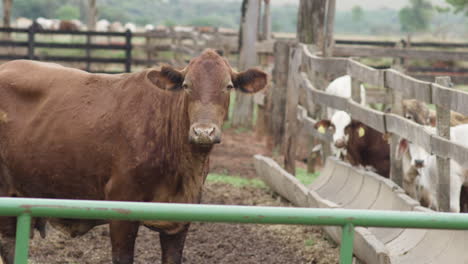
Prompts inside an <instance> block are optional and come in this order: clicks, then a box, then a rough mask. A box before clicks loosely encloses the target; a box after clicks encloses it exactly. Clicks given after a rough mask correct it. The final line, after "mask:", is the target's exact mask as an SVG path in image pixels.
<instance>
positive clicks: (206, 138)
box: [189, 123, 221, 145]
mask: <svg viewBox="0 0 468 264" xmlns="http://www.w3.org/2000/svg"><path fill="white" fill-rule="evenodd" d="M189 141H190V143H192V144H197V145H213V144H217V143H220V142H221V129H219V127H218V126H217V125H215V124H210V123H195V124H193V125H192V126H191V127H190V132H189Z"/></svg>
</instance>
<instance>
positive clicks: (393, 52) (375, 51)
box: [333, 46, 468, 61]
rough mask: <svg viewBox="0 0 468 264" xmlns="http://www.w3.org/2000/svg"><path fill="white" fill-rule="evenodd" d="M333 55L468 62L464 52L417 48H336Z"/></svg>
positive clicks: (467, 56) (467, 54)
mask: <svg viewBox="0 0 468 264" xmlns="http://www.w3.org/2000/svg"><path fill="white" fill-rule="evenodd" d="M333 55H334V56H340V57H398V58H407V59H421V60H442V61H452V60H453V61H460V60H468V53H467V52H463V51H440V50H422V49H415V48H382V47H378V48H375V47H352V46H336V47H335V49H334V52H333Z"/></svg>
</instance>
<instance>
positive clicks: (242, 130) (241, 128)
mask: <svg viewBox="0 0 468 264" xmlns="http://www.w3.org/2000/svg"><path fill="white" fill-rule="evenodd" d="M247 131H249V129H248V128H246V127H238V128H236V133H237V134H241V133H245V132H247Z"/></svg>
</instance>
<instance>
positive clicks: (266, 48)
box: [255, 39, 276, 54]
mask: <svg viewBox="0 0 468 264" xmlns="http://www.w3.org/2000/svg"><path fill="white" fill-rule="evenodd" d="M275 42H276V40H273V39H268V40H264V41H257V42H256V43H255V50H256V51H257V53H269V54H273V51H274V45H275Z"/></svg>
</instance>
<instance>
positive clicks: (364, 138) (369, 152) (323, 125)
mask: <svg viewBox="0 0 468 264" xmlns="http://www.w3.org/2000/svg"><path fill="white" fill-rule="evenodd" d="M314 127H315V129H317V130H318V131H319V132H321V133H325V131H326V129H329V130H331V131H332V133H333V145H334V146H335V147H336V148H337V149H342V150H344V151H343V154H344V158H345V159H346V160H348V161H349V163H351V164H352V165H353V166H363V167H366V168H369V167H370V168H371V169H372V170H375V171H376V172H377V173H378V174H380V175H382V176H383V177H386V178H388V177H389V174H390V148H389V145H388V143H387V142H386V141H385V139H384V137H383V134H382V133H380V132H379V131H377V130H375V129H373V128H371V127H369V126H367V125H365V124H363V123H361V122H359V121H356V120H352V119H351V117H350V116H349V115H348V114H347V113H346V112H343V111H337V112H335V114H334V115H333V116H332V118H331V119H330V120H321V121H319V122H317V123H316V124H315V126H314Z"/></svg>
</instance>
